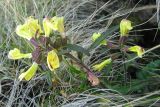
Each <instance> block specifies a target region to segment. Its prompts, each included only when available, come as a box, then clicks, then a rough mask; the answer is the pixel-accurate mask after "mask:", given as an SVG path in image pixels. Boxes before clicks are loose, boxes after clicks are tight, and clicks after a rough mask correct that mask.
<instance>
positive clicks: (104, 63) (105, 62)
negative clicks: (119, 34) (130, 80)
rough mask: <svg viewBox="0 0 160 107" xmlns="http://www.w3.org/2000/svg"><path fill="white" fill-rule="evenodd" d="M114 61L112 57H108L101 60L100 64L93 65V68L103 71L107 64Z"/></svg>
mask: <svg viewBox="0 0 160 107" xmlns="http://www.w3.org/2000/svg"><path fill="white" fill-rule="evenodd" d="M111 62H112V59H111V58H109V59H106V60H104V61H103V62H101V63H100V64H96V65H94V66H93V69H94V70H97V71H101V70H102V69H103V68H104V67H105V66H106V65H108V64H110V63H111Z"/></svg>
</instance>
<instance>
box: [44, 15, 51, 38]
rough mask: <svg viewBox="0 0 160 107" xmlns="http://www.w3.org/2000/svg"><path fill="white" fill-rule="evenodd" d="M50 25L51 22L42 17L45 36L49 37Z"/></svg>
mask: <svg viewBox="0 0 160 107" xmlns="http://www.w3.org/2000/svg"><path fill="white" fill-rule="evenodd" d="M51 26H52V22H51V21H50V20H49V19H47V18H44V19H43V29H44V32H45V36H46V37H49V35H50V33H51V32H52V27H51Z"/></svg>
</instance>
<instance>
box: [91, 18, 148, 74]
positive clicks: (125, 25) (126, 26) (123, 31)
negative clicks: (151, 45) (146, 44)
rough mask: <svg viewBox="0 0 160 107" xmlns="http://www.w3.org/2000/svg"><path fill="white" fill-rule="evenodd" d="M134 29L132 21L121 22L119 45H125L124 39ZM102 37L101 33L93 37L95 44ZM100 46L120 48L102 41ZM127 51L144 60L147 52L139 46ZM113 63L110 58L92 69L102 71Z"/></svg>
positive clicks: (124, 20)
mask: <svg viewBox="0 0 160 107" xmlns="http://www.w3.org/2000/svg"><path fill="white" fill-rule="evenodd" d="M132 29H133V27H132V25H131V21H130V20H127V19H123V20H122V21H121V22H120V44H119V45H121V43H122V44H123V42H124V40H123V39H125V38H126V37H127V36H128V33H129V31H130V30H132ZM101 36H102V34H101V33H94V34H93V35H92V41H93V42H95V41H96V39H98V38H99V37H101ZM100 45H105V46H108V47H109V48H113V47H114V48H115V47H116V48H119V46H116V45H114V44H112V43H111V42H110V41H107V40H103V41H101V42H100ZM126 50H127V51H131V52H135V53H137V56H138V57H140V58H142V55H143V54H144V52H145V50H144V49H143V48H142V47H140V46H137V45H135V46H131V47H129V48H127V49H126ZM111 62H112V59H111V58H108V59H105V60H104V61H102V62H101V63H99V64H96V65H94V66H93V67H92V68H93V69H94V70H96V71H101V70H102V69H103V68H104V67H105V66H107V65H109V64H110V63H111Z"/></svg>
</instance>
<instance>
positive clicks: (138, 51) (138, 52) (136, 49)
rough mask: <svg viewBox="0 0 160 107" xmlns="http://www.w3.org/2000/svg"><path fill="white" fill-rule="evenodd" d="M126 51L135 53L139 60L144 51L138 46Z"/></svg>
mask: <svg viewBox="0 0 160 107" xmlns="http://www.w3.org/2000/svg"><path fill="white" fill-rule="evenodd" d="M128 50H129V51H131V52H136V53H137V56H139V57H140V58H142V55H143V54H144V52H145V50H144V49H143V48H142V47H140V46H132V47H130V48H129V49H128Z"/></svg>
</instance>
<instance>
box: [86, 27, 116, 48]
mask: <svg viewBox="0 0 160 107" xmlns="http://www.w3.org/2000/svg"><path fill="white" fill-rule="evenodd" d="M118 29H119V26H114V27H112V28H110V29H108V30H107V31H106V32H104V33H103V34H102V36H100V37H99V38H98V39H96V40H95V42H93V43H92V44H91V46H90V47H89V49H88V50H92V49H94V48H96V47H97V46H98V45H99V44H100V43H101V42H102V41H103V40H104V39H106V37H107V36H110V35H111V34H112V33H113V32H114V31H116V30H118Z"/></svg>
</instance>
